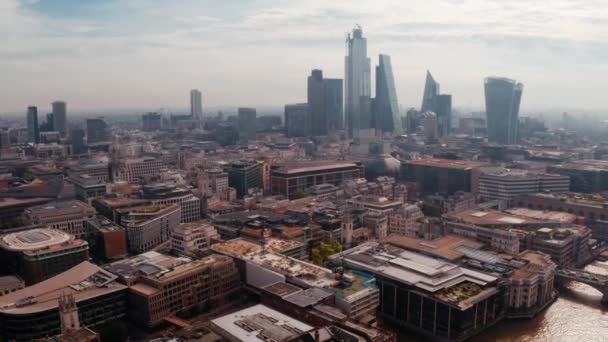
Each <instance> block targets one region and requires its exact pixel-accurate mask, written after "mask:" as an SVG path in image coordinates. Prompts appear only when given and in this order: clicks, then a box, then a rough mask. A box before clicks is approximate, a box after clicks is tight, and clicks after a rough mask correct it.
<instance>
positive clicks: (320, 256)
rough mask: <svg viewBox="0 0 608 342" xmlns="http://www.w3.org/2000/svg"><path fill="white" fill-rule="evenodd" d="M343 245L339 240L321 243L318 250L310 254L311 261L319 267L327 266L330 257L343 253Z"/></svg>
mask: <svg viewBox="0 0 608 342" xmlns="http://www.w3.org/2000/svg"><path fill="white" fill-rule="evenodd" d="M342 249H343V248H342V245H341V244H340V242H338V240H330V241H329V242H321V244H320V245H319V247H318V248H313V249H312V251H311V253H310V260H311V261H312V262H313V263H314V264H315V265H319V266H325V264H327V260H328V258H329V256H331V255H334V254H336V253H340V252H342Z"/></svg>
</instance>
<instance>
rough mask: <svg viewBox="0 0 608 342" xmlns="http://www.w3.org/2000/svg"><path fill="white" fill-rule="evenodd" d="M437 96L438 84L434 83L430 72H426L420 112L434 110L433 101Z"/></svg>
mask: <svg viewBox="0 0 608 342" xmlns="http://www.w3.org/2000/svg"><path fill="white" fill-rule="evenodd" d="M437 95H439V83H437V81H435V79H434V78H433V75H431V72H430V71H428V70H427V71H426V81H425V82H424V94H423V95H422V106H421V107H420V112H422V113H424V112H426V111H429V110H430V111H434V110H435V101H436V98H437Z"/></svg>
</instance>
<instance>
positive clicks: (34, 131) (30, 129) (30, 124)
mask: <svg viewBox="0 0 608 342" xmlns="http://www.w3.org/2000/svg"><path fill="white" fill-rule="evenodd" d="M26 121H27V140H28V142H33V143H36V144H37V143H39V142H40V128H39V127H38V108H37V107H36V106H29V107H27V120H26Z"/></svg>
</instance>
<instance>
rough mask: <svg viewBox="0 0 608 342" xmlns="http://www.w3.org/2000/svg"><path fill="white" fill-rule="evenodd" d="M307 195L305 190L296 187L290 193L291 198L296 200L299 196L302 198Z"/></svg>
mask: <svg viewBox="0 0 608 342" xmlns="http://www.w3.org/2000/svg"><path fill="white" fill-rule="evenodd" d="M306 196H308V194H307V193H306V191H304V190H302V189H298V190H296V191H295V192H294V193H293V195H291V197H292V199H294V200H296V199H300V198H304V197H306Z"/></svg>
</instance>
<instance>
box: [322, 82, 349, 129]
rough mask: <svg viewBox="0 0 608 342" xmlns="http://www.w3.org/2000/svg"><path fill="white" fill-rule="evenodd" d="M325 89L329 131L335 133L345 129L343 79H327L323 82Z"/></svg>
mask: <svg viewBox="0 0 608 342" xmlns="http://www.w3.org/2000/svg"><path fill="white" fill-rule="evenodd" d="M323 85H324V89H325V115H326V116H327V121H328V124H329V131H330V132H333V131H336V130H340V129H343V128H344V119H343V116H344V95H343V92H342V79H339V78H326V79H324V80H323Z"/></svg>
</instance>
